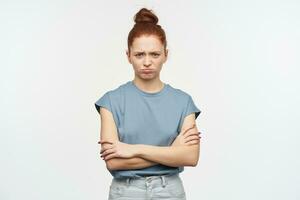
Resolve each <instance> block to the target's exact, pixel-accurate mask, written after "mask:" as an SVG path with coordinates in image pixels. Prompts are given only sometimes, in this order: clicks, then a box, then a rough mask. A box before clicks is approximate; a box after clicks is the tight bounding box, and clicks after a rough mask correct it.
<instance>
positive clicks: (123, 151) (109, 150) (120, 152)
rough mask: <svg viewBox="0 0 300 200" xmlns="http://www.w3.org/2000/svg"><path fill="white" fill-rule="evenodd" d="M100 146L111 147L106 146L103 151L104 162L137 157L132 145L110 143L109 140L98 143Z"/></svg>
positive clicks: (116, 142) (117, 142)
mask: <svg viewBox="0 0 300 200" xmlns="http://www.w3.org/2000/svg"><path fill="white" fill-rule="evenodd" d="M98 143H100V144H103V143H108V144H109V145H105V147H103V149H101V151H100V154H102V155H101V157H102V159H103V160H109V159H111V158H114V157H119V158H131V157H134V156H135V154H136V153H135V152H136V151H135V148H134V145H132V144H126V143H123V142H120V141H118V140H117V141H115V142H110V141H107V140H103V141H100V142H98Z"/></svg>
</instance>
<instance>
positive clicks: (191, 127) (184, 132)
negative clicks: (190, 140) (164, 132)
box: [182, 124, 196, 135]
mask: <svg viewBox="0 0 300 200" xmlns="http://www.w3.org/2000/svg"><path fill="white" fill-rule="evenodd" d="M195 126H196V124H192V126H190V127H189V128H187V129H185V130H184V131H183V134H182V135H185V134H186V132H187V131H189V130H190V129H193V128H194V127H195Z"/></svg>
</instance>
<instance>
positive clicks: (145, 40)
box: [126, 35, 168, 83]
mask: <svg viewBox="0 0 300 200" xmlns="http://www.w3.org/2000/svg"><path fill="white" fill-rule="evenodd" d="M126 54H127V58H128V61H129V63H130V64H132V66H133V70H134V73H135V79H136V80H137V82H149V81H150V82H152V83H154V82H156V83H158V82H161V81H160V71H161V69H162V66H163V64H164V63H165V62H166V60H167V54H168V50H164V46H163V44H162V43H161V41H160V40H159V39H158V38H157V37H156V36H155V35H150V36H146V35H144V36H141V37H138V38H135V39H134V41H133V43H132V46H131V47H130V55H129V52H128V50H127V51H126ZM143 70H151V73H142V72H143Z"/></svg>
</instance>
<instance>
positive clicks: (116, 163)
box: [100, 107, 158, 170]
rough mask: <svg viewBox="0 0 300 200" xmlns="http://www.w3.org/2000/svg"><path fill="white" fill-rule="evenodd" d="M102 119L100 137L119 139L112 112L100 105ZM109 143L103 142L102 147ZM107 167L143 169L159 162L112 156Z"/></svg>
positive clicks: (110, 168) (112, 139)
mask: <svg viewBox="0 0 300 200" xmlns="http://www.w3.org/2000/svg"><path fill="white" fill-rule="evenodd" d="M100 116H101V118H100V120H101V130H100V139H101V140H109V141H116V140H119V138H118V133H117V128H116V125H115V122H114V119H113V115H112V113H111V112H110V111H109V110H107V109H105V108H103V107H100ZM107 145H108V144H101V148H106V146H107ZM105 163H106V168H107V169H109V170H120V169H141V168H145V167H150V166H153V165H157V164H158V163H156V162H153V161H150V160H147V159H144V158H140V157H133V158H112V159H109V160H106V161H105Z"/></svg>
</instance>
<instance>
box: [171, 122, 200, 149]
mask: <svg viewBox="0 0 300 200" xmlns="http://www.w3.org/2000/svg"><path fill="white" fill-rule="evenodd" d="M200 134H201V132H199V131H198V129H197V127H196V124H193V125H192V126H191V127H188V128H186V129H184V130H182V131H181V132H180V133H179V134H178V136H177V137H176V139H175V140H174V141H173V143H172V145H171V146H182V145H193V144H198V143H199V140H200V138H201V136H200Z"/></svg>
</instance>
